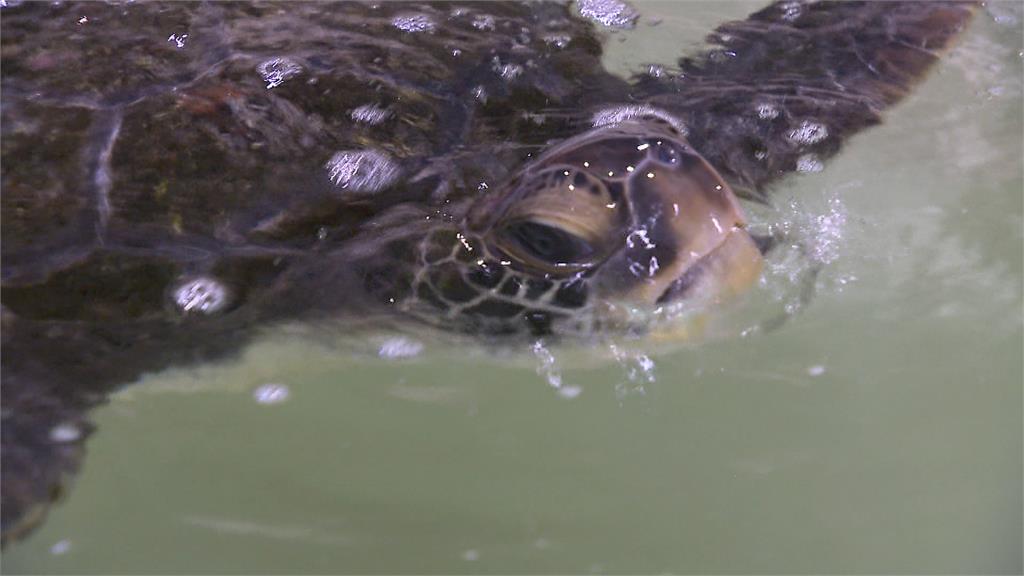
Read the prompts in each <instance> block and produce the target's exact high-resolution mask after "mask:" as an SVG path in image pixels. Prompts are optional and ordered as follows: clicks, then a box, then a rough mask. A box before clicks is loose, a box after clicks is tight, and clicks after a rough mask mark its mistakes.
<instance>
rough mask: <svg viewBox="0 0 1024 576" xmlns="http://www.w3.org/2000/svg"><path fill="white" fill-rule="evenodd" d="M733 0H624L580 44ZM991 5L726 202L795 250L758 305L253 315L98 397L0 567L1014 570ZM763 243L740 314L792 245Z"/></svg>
mask: <svg viewBox="0 0 1024 576" xmlns="http://www.w3.org/2000/svg"><path fill="white" fill-rule="evenodd" d="M758 5H759V3H735V4H733V3H726V4H716V5H713V6H710V5H703V4H691V3H680V4H659V3H653V4H640V3H638V4H637V6H638V7H639V9H640V12H641V17H640V21H639V26H638V28H637V30H636V31H634V32H631V33H628V32H619V33H615V34H613V35H611V36H610V37H609V55H608V58H609V62H610V66H612V67H614V68H615V69H616V70H627V69H637V68H638V67H640V66H645V65H647V64H659V63H660V64H670V63H671V61H672V60H673V59H674V56H675V55H676V54H677V53H679V52H680V51H681V50H686V51H689V50H692V49H695V48H696V47H698V46H699V45H700V41H701V38H702V37H703V35H704V34H705V33H706V31H708V30H709V29H711V28H712V27H713V25H714V24H715V23H718V22H720V21H723V20H726V19H731V18H738V17H742V16H743V15H745V14H746V13H748V12H749V11H750V10H751V9H753V8H756V7H757V6H758ZM1022 17H1024V10H1022V9H1021V5H1020V4H1019V3H1014V4H1009V3H1007V4H998V3H995V4H993V5H992V6H990V7H989V8H988V9H987V10H986V11H984V12H982V13H980V14H979V15H978V17H977V18H976V20H975V22H974V24H973V25H972V28H971V29H970V31H969V32H968V33H967V34H966V36H965V37H964V38H963V41H962V42H961V43H960V44H959V46H958V47H957V48H955V49H954V50H953V51H952V52H951V53H950V54H949V55H948V57H947V59H946V60H945V61H944V62H943V64H942V65H941V66H940V67H939V68H938V69H937V70H936V71H935V73H934V74H932V76H931V77H930V78H929V79H928V80H927V81H926V82H925V83H924V84H923V85H922V86H920V87H919V89H918V90H917V91H916V92H915V93H914V95H913V96H912V97H911V98H909V99H908V100H907V101H906V102H904V103H903V104H901V105H899V106H898V107H897V108H895V109H894V110H893V111H892V112H891V113H890V114H889V115H888V121H887V123H886V124H885V125H883V126H881V127H878V128H875V129H872V130H870V131H867V132H865V133H863V134H860V135H858V136H857V137H855V138H854V139H853V140H852V141H851V142H849V145H848V146H847V147H846V149H845V151H844V152H843V153H842V154H840V155H839V156H838V157H837V158H836V159H835V160H834V161H832V162H829V163H828V165H827V166H825V169H824V170H822V171H820V172H815V171H809V172H807V173H804V174H799V175H795V176H793V177H791V178H789V179H788V180H786V181H785V182H784V183H783V184H782V185H780V186H778V187H777V189H776V196H775V203H776V209H775V210H762V211H756V210H755V211H753V212H754V213H753V216H754V219H755V220H758V221H759V222H760V223H761V225H764V226H767V225H768V224H769V223H770V224H771V225H772V226H774V227H775V228H780V227H781V228H784V229H787V230H791V231H793V233H794V235H795V237H799V238H802V239H809V240H811V242H809V243H808V246H811V247H812V248H813V250H814V251H815V252H814V254H813V257H814V258H815V260H816V261H817V262H819V263H821V264H822V269H821V270H820V272H819V274H818V276H817V278H816V281H815V290H814V293H813V297H812V298H811V299H810V301H809V302H808V303H806V304H804V305H803V306H802V307H801V308H800V309H799V310H798V311H796V313H795V314H793V315H792V316H791V317H789V318H788V319H787V320H786V321H785V322H784V323H782V324H781V325H779V326H777V327H774V328H773V329H768V330H755V331H752V332H750V333H748V334H747V335H746V336H745V337H742V336H739V335H732V336H730V337H727V338H723V339H720V340H713V341H711V342H708V343H705V344H701V345H696V346H691V347H686V348H681V349H680V348H679V347H675V348H674V349H672V348H669V349H667V350H666V349H662V348H660V347H658V346H655V345H651V346H650V349H647V348H646V347H638V346H637V345H636V344H635V343H633V344H632V345H628V344H620V345H616V346H614V347H609V349H608V350H598V351H594V350H565V349H558V348H552V349H549V348H548V347H546V346H544V345H543V344H541V345H538V346H536V347H534V348H532V349H530V348H526V349H523V350H510V351H502V352H498V353H496V352H489V351H486V350H482V349H479V350H478V349H476V348H473V347H466V346H463V345H462V344H460V346H459V349H457V350H453V349H452V348H453V347H452V346H451V345H450V344H448V343H444V342H434V341H432V340H431V339H429V338H423V337H422V335H417V334H406V335H390V336H389V335H384V336H381V337H379V338H368V339H366V340H365V341H360V342H352V341H351V339H346V338H341V337H339V336H337V335H336V334H335V333H333V332H331V331H330V330H323V331H315V332H314V333H312V334H294V333H289V332H283V333H280V334H276V335H274V336H272V337H270V338H268V339H267V340H265V341H263V342H261V343H259V344H258V345H256V346H254V347H253V348H251V349H249V350H248V352H247V353H246V354H245V355H244V357H243V358H242V359H241V360H240V361H235V362H230V363H226V364H223V365H217V366H205V367H200V368H194V369H188V370H184V369H183V370H175V371H172V372H169V373H164V374H159V375H155V376H152V377H149V378H147V379H146V381H145V382H144V383H143V385H140V386H135V387H132V388H130V389H127V390H125V391H124V392H123V393H121V394H120V395H118V396H117V397H115V398H114V399H113V400H112V401H111V403H110V405H109V406H108V407H106V408H104V409H103V410H101V411H100V412H99V414H98V415H97V423H98V426H99V432H98V433H97V434H96V435H95V436H94V437H93V438H92V440H91V442H90V445H89V457H88V459H87V460H86V463H85V466H84V470H83V472H82V474H81V476H80V477H79V478H78V481H77V483H76V484H75V487H74V490H73V491H72V493H71V497H70V499H69V500H68V501H66V502H65V503H63V504H62V505H60V506H58V507H56V508H55V509H54V510H53V511H52V512H51V515H50V517H49V519H48V521H47V523H46V524H45V525H44V527H43V528H42V529H41V530H39V531H38V532H37V533H35V534H34V535H33V536H32V537H31V538H30V539H29V540H28V541H26V542H23V543H20V544H18V545H15V546H13V547H11V548H9V549H8V550H6V551H5V552H4V557H3V570H4V571H5V572H6V573H17V572H32V573H44V572H45V573H92V572H96V573H177V572H201V573H235V572H239V573H241V572H244V573H263V572H288V573H324V572H379V573H383V572H387V573H398V572H505V573H509V572H512V573H515V572H567V573H612V572H644V573H653V572H675V573H694V572H726V573H742V572H753V571H756V572H829V573H834V572H850V573H861V572H888V573H934V572H957V573H959V572H971V573H1019V572H1020V571H1021V570H1022V564H1021V562H1022V561H1021V541H1022V520H1021V510H1022V498H1021V486H1022V475H1021V474H1022V453H1024V449H1022V434H1021V432H1022V428H1021V427H1022V414H1021V413H1022V379H1024V374H1022V348H1024V336H1022V308H1021V307H1022V261H1024V254H1022V242H1024V215H1022V214H1024V207H1022V202H1024V200H1022V186H1024V176H1022V172H1021V170H1022V160H1021V158H1022V154H1024V145H1022V130H1024V113H1022V84H1024V73H1022V61H1024V60H1022V50H1024V45H1022V33H1021V27H1022ZM653 22H657V24H656V25H652V23H653ZM169 33H170V32H169ZM786 254H788V253H787V252H786V251H781V252H780V253H779V255H778V256H776V257H775V258H774V259H773V260H772V262H770V265H769V267H768V269H767V271H766V275H765V281H764V283H763V284H764V285H763V286H762V288H761V299H762V301H763V302H766V303H767V304H766V305H765V308H766V309H769V312H768V313H767V314H769V315H770V314H774V310H775V308H785V307H786V306H787V305H790V306H792V305H793V304H794V301H793V299H792V294H793V290H792V289H791V286H792V284H793V283H794V282H799V281H802V278H803V276H801V274H803V273H804V272H805V271H806V269H805V266H804V264H801V263H800V262H794V261H792V260H789V259H787V258H788V257H787V256H786ZM787 287H790V288H787Z"/></svg>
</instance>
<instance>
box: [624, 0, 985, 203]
mask: <svg viewBox="0 0 1024 576" xmlns="http://www.w3.org/2000/svg"><path fill="white" fill-rule="evenodd" d="M975 7H976V5H975V4H974V3H967V2H962V3H961V2H947V3H934V2H918V1H914V2H819V3H809V4H805V3H802V2H778V3H775V4H773V5H771V6H769V7H768V8H765V9H763V10H761V11H759V12H756V13H754V14H752V15H751V16H750V17H749V18H747V19H746V20H743V21H735V22H728V23H725V24H723V25H721V26H719V27H718V28H717V29H716V30H715V32H714V33H712V34H711V35H710V36H709V38H708V41H709V42H710V43H711V44H713V45H714V48H712V49H711V50H710V51H708V52H707V53H706V54H704V55H702V56H700V57H697V58H684V59H682V60H681V61H680V69H681V72H682V73H681V74H680V75H679V76H678V77H674V78H671V79H669V80H666V79H664V78H662V79H657V78H641V79H639V80H638V85H637V88H638V91H639V94H638V96H639V97H640V98H642V99H643V100H645V101H647V102H648V103H650V104H651V105H652V106H655V107H659V108H663V109H666V110H668V111H670V112H672V113H673V114H674V115H676V116H678V117H680V118H681V119H683V120H684V122H685V123H686V126H687V128H688V131H689V133H688V135H687V137H688V139H689V141H690V143H691V144H693V146H694V147H695V148H697V149H698V150H699V151H700V152H701V154H702V155H703V156H704V157H705V158H706V159H707V160H708V161H709V162H711V164H712V165H714V166H715V167H716V168H717V169H718V170H719V171H720V172H721V173H722V174H723V176H725V177H726V179H727V180H729V181H730V183H731V184H732V185H733V186H734V188H736V190H737V192H739V193H740V194H742V195H746V196H749V197H754V198H763V197H764V190H765V186H766V185H767V184H769V183H770V182H771V181H772V180H774V179H776V178H777V177H779V176H781V175H783V174H785V173H788V172H792V171H797V170H803V171H808V170H816V169H817V168H818V167H819V166H820V162H821V161H822V160H824V159H825V158H827V157H829V156H832V155H833V154H835V153H836V152H837V151H838V150H839V146H840V143H841V142H842V141H843V140H844V139H846V138H848V137H849V136H851V135H852V134H854V133H856V132H858V131H860V130H862V129H864V128H867V127H870V126H873V125H875V124H878V123H879V122H880V121H881V118H880V115H881V113H882V112H883V111H884V110H885V109H886V108H888V107H890V106H892V105H893V104H895V103H897V102H899V101H900V100H901V99H902V98H903V97H904V96H906V95H907V94H908V93H909V91H910V89H911V88H913V86H914V85H915V84H916V83H917V82H918V81H920V80H921V79H922V78H923V77H924V75H925V73H926V72H927V71H928V70H929V68H931V66H932V65H933V64H934V63H935V62H936V61H937V60H938V59H939V57H940V55H941V53H942V52H943V51H944V50H945V49H946V48H948V47H949V46H950V45H951V43H952V41H953V40H954V39H955V38H956V36H957V34H958V33H959V32H960V31H961V30H963V29H964V28H965V27H966V25H967V23H968V22H969V21H970V18H971V16H972V14H973V12H974V10H975Z"/></svg>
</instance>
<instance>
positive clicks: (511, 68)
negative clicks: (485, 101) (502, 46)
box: [491, 56, 523, 82]
mask: <svg viewBox="0 0 1024 576" xmlns="http://www.w3.org/2000/svg"><path fill="white" fill-rule="evenodd" d="M491 69H492V70H494V71H495V72H497V73H498V75H499V76H501V77H502V78H504V79H505V81H507V82H511V81H513V80H515V79H516V78H518V77H519V75H520V74H522V73H523V67H522V66H520V65H519V64H512V63H504V64H503V63H502V62H501V58H498V57H497V56H495V57H494V60H492V61H491Z"/></svg>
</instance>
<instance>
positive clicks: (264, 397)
mask: <svg viewBox="0 0 1024 576" xmlns="http://www.w3.org/2000/svg"><path fill="white" fill-rule="evenodd" d="M290 395H291V391H290V390H289V389H288V387H287V386H285V385H284V384H273V383H271V384H263V385H261V386H258V387H257V388H256V389H255V390H253V391H252V397H253V398H254V399H255V400H256V402H258V403H260V404H266V405H271V404H281V403H282V402H284V401H286V400H288V397H289V396H290Z"/></svg>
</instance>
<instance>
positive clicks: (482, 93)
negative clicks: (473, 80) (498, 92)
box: [471, 86, 487, 104]
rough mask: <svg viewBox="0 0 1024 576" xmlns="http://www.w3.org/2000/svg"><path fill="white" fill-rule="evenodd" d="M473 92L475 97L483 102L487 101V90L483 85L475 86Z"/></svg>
mask: <svg viewBox="0 0 1024 576" xmlns="http://www.w3.org/2000/svg"><path fill="white" fill-rule="evenodd" d="M471 93H472V94H473V97H474V98H476V99H477V100H479V101H480V102H482V103H483V104H486V103H487V90H486V89H484V87H483V86H477V87H475V88H473V90H471Z"/></svg>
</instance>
